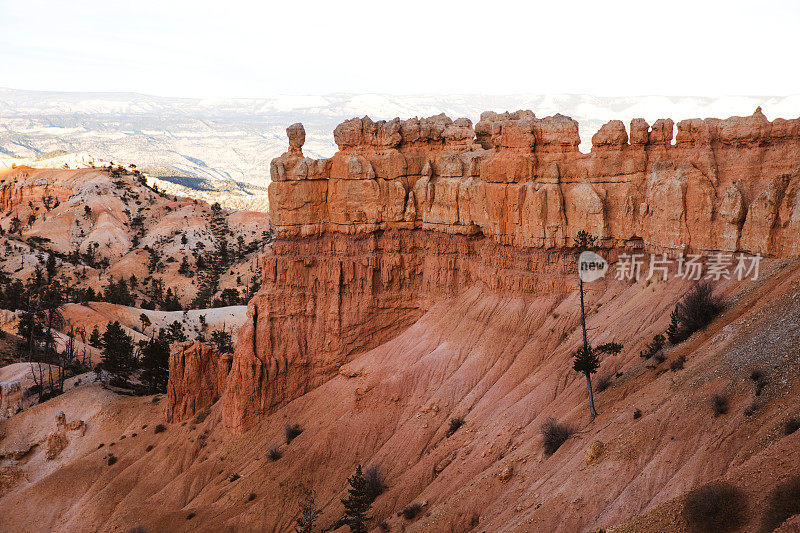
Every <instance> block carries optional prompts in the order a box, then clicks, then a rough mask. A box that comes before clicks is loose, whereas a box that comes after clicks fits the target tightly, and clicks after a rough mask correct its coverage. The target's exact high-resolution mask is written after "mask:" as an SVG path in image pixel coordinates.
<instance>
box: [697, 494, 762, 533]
mask: <svg viewBox="0 0 800 533" xmlns="http://www.w3.org/2000/svg"><path fill="white" fill-rule="evenodd" d="M746 509H747V501H746V500H745V496H744V493H742V491H741V490H739V489H737V488H736V487H734V486H733V485H730V484H728V483H712V484H709V485H704V486H702V487H700V488H697V489H695V490H693V491H691V492H690V493H689V494H688V496H687V497H686V502H685V504H684V507H683V517H684V519H685V520H686V523H687V525H688V526H689V531H696V532H703V533H723V532H726V531H734V530H736V529H738V528H739V527H740V526H741V525H742V524H743V523H744V521H745V516H746Z"/></svg>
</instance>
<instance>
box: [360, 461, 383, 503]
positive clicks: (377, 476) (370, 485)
mask: <svg viewBox="0 0 800 533" xmlns="http://www.w3.org/2000/svg"><path fill="white" fill-rule="evenodd" d="M364 479H365V480H366V481H367V493H368V494H369V495H370V498H371V499H372V501H375V498H377V497H378V496H380V495H381V494H383V491H385V490H386V483H385V482H384V480H383V472H381V467H380V466H378V465H370V466H368V467H366V468H365V469H364Z"/></svg>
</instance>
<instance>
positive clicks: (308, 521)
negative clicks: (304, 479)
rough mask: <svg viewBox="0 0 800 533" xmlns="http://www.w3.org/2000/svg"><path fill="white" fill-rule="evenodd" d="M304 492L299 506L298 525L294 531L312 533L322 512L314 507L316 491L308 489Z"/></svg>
mask: <svg viewBox="0 0 800 533" xmlns="http://www.w3.org/2000/svg"><path fill="white" fill-rule="evenodd" d="M303 492H304V496H303V499H302V500H301V501H300V503H299V504H298V507H299V509H298V511H297V514H298V517H297V525H296V526H295V528H294V530H295V532H296V533H311V532H312V531H314V523H315V522H316V521H317V517H318V516H319V515H320V513H321V511H319V510H318V509H317V508H316V506H315V505H314V498H315V497H316V493H315V492H314V489H311V488H306V489H304V491H303Z"/></svg>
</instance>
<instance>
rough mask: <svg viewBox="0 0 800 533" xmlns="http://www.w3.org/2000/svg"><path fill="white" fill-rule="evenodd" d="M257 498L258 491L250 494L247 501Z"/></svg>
mask: <svg viewBox="0 0 800 533" xmlns="http://www.w3.org/2000/svg"><path fill="white" fill-rule="evenodd" d="M255 499H256V493H255V492H251V493H250V496H248V497H247V501H248V502H251V501H253V500H255Z"/></svg>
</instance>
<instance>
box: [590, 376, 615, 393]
mask: <svg viewBox="0 0 800 533" xmlns="http://www.w3.org/2000/svg"><path fill="white" fill-rule="evenodd" d="M611 380H612V377H611V375H606V376H600V377H599V378H597V381H595V383H594V390H595V392H603V391H604V390H606V389H607V388H609V387H610V386H611Z"/></svg>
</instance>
